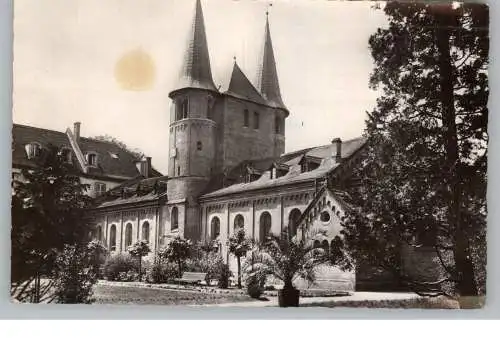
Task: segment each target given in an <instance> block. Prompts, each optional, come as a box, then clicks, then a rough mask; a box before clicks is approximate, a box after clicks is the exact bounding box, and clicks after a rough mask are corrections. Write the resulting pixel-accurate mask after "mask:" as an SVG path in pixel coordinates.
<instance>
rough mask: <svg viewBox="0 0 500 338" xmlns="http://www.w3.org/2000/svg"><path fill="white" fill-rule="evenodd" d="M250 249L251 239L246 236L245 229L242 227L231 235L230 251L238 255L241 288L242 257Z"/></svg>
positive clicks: (239, 284) (235, 255) (239, 285)
mask: <svg viewBox="0 0 500 338" xmlns="http://www.w3.org/2000/svg"><path fill="white" fill-rule="evenodd" d="M248 250H250V241H249V240H248V239H247V238H246V236H245V229H243V228H240V229H238V231H237V232H235V233H234V234H233V235H232V236H231V237H229V252H230V253H231V254H233V255H234V257H236V261H237V263H238V288H239V289H241V257H244V256H245V255H246V254H247V251H248Z"/></svg>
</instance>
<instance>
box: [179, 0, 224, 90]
mask: <svg viewBox="0 0 500 338" xmlns="http://www.w3.org/2000/svg"><path fill="white" fill-rule="evenodd" d="M183 88H198V89H207V90H213V91H217V89H216V88H215V84H214V81H213V78H212V71H211V68H210V57H209V53H208V45H207V37H206V33H205V23H204V20H203V11H202V9H201V3H200V0H196V9H195V15H194V18H193V24H192V27H191V32H190V35H189V40H188V43H187V48H186V52H185V54H184V60H183V66H182V69H181V73H180V76H179V81H178V83H177V86H176V87H175V90H174V91H176V90H179V89H183Z"/></svg>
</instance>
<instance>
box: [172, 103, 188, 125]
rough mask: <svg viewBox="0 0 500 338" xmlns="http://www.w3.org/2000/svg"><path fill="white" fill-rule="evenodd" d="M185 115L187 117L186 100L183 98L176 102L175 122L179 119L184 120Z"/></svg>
mask: <svg viewBox="0 0 500 338" xmlns="http://www.w3.org/2000/svg"><path fill="white" fill-rule="evenodd" d="M187 115H188V99H187V98H184V99H181V100H180V101H178V104H177V110H176V116H175V117H176V118H175V120H176V121H177V120H181V119H186V118H187Z"/></svg>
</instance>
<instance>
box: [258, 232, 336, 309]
mask: <svg viewBox="0 0 500 338" xmlns="http://www.w3.org/2000/svg"><path fill="white" fill-rule="evenodd" d="M252 254H253V264H252V265H251V267H252V268H251V269H250V273H249V276H252V275H254V274H255V275H257V274H259V275H266V276H273V277H275V278H276V279H279V280H281V281H282V282H283V284H284V285H283V288H282V289H281V290H278V303H279V306H280V307H288V306H299V295H300V292H299V290H297V289H296V288H295V287H294V285H293V282H294V280H295V279H296V278H299V277H300V278H304V279H305V280H307V281H309V282H311V283H312V282H314V281H315V279H316V276H315V270H316V268H317V267H318V266H319V265H321V264H324V263H326V262H328V260H329V257H328V254H327V253H326V252H325V251H324V250H323V249H321V248H314V247H313V246H312V243H311V241H303V240H299V239H298V238H297V236H295V237H293V238H289V237H288V235H287V234H283V235H282V236H275V235H272V236H270V237H269V238H268V239H267V240H266V242H265V243H263V244H262V245H261V246H260V247H259V248H257V249H256V252H253V253H252Z"/></svg>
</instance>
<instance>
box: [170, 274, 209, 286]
mask: <svg viewBox="0 0 500 338" xmlns="http://www.w3.org/2000/svg"><path fill="white" fill-rule="evenodd" d="M206 277H207V274H206V273H205V272H184V273H183V274H182V278H176V279H175V281H176V282H179V283H186V284H200V283H201V282H203V281H205V278H206Z"/></svg>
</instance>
